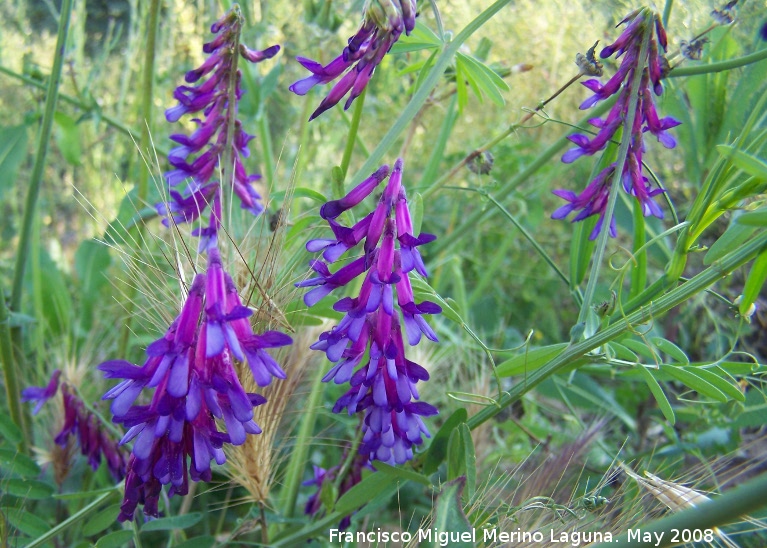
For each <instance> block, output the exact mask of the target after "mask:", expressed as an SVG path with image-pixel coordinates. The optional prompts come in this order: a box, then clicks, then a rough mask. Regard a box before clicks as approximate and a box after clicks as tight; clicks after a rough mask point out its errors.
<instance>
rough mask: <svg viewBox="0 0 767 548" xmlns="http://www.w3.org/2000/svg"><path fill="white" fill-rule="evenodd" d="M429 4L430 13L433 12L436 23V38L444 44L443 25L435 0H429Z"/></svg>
mask: <svg viewBox="0 0 767 548" xmlns="http://www.w3.org/2000/svg"><path fill="white" fill-rule="evenodd" d="M429 4H431V11H432V12H434V20H435V21H436V23H437V36H439V39H440V40H442V41H443V42H444V41H445V25H443V24H442V15H440V13H439V9H438V8H437V2H436V1H435V0H429Z"/></svg>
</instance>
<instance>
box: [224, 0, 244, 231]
mask: <svg viewBox="0 0 767 548" xmlns="http://www.w3.org/2000/svg"><path fill="white" fill-rule="evenodd" d="M231 9H232V10H233V11H234V13H235V16H236V17H237V32H235V33H234V42H233V44H232V50H231V53H230V55H231V56H232V61H231V65H230V68H229V83H228V86H229V87H228V88H227V89H228V91H229V97H227V111H228V112H227V118H226V123H227V125H226V145H225V146H224V156H223V158H222V160H223V162H224V166H223V169H222V172H223V175H222V182H223V184H225V185H233V184H234V127H235V122H236V121H237V61H238V60H239V58H240V53H239V52H240V32H241V31H242V28H241V27H242V13H241V12H240V6H239V4H234V5H233V6H232V8H231ZM221 194H222V196H223V195H224V194H225V193H224V192H222V193H221ZM219 222H221V220H220V219H219Z"/></svg>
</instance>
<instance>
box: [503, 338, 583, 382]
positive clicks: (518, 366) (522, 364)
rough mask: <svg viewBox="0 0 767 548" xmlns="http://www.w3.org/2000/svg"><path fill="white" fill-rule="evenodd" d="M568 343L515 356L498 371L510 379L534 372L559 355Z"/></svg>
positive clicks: (544, 347)
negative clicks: (513, 376)
mask: <svg viewBox="0 0 767 548" xmlns="http://www.w3.org/2000/svg"><path fill="white" fill-rule="evenodd" d="M567 345H568V343H559V344H552V345H550V346H543V347H541V348H536V349H535V350H530V351H527V352H525V353H524V354H521V355H519V356H514V357H513V358H510V359H508V360H506V361H504V362H501V363H500V364H498V367H497V368H496V371H497V372H498V375H500V376H501V377H510V376H512V375H521V374H522V373H525V372H528V373H529V372H530V371H533V370H534V369H537V368H539V367H541V366H542V365H545V364H547V363H548V362H550V361H551V360H553V359H554V358H555V357H556V356H557V355H559V354H560V353H561V352H562V351H563V350H564V349H565V348H567Z"/></svg>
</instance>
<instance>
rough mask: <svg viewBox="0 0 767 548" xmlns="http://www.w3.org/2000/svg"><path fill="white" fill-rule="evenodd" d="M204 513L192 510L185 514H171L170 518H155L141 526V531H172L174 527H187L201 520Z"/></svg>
mask: <svg viewBox="0 0 767 548" xmlns="http://www.w3.org/2000/svg"><path fill="white" fill-rule="evenodd" d="M201 519H202V514H201V513H200V512H192V513H191V514H184V515H183V516H171V517H169V518H159V519H153V520H152V521H150V522H147V523H145V524H144V525H143V526H142V527H141V532H142V533H144V532H146V531H172V530H173V529H187V528H188V527H192V526H193V525H196V524H197V523H199V522H200V520H201Z"/></svg>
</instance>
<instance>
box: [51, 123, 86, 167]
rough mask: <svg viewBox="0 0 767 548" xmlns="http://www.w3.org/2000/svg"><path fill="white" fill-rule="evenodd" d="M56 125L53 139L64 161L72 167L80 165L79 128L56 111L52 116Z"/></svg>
mask: <svg viewBox="0 0 767 548" xmlns="http://www.w3.org/2000/svg"><path fill="white" fill-rule="evenodd" d="M53 121H54V122H55V123H56V133H55V139H56V144H57V145H58V147H59V150H60V151H61V155H62V156H63V157H64V159H65V160H66V161H67V162H68V163H69V164H72V165H73V166H79V165H80V164H81V163H82V150H81V148H80V126H78V125H77V122H75V120H74V119H73V118H71V117H70V116H68V115H67V114H64V113H63V112H61V111H57V112H56V113H55V114H54V115H53Z"/></svg>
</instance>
